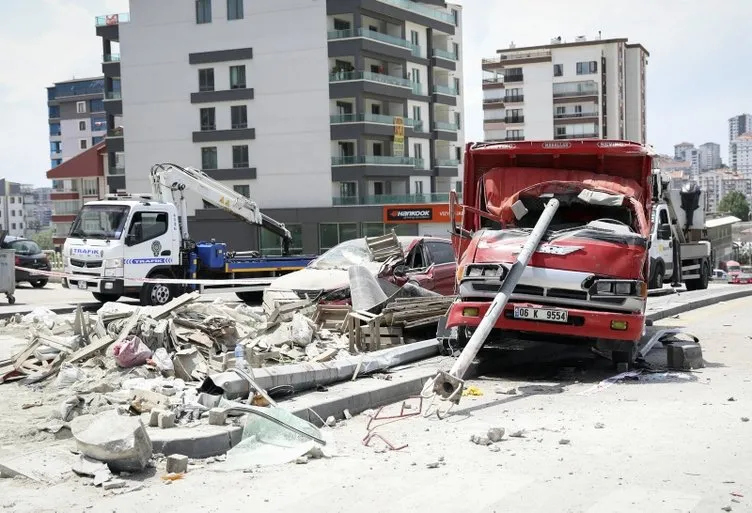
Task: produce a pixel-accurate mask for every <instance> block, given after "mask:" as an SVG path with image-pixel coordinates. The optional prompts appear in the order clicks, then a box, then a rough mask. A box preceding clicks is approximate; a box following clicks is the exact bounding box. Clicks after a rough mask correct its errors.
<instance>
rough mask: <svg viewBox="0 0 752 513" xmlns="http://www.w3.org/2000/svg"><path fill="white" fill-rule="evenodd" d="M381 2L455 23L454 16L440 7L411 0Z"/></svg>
mask: <svg viewBox="0 0 752 513" xmlns="http://www.w3.org/2000/svg"><path fill="white" fill-rule="evenodd" d="M379 2H382V3H385V4H389V5H393V6H395V7H399V8H400V9H404V10H406V11H412V12H415V13H418V14H422V15H423V16H428V17H429V18H432V19H434V20H437V21H443V22H444V23H450V24H452V25H454V16H452V15H451V14H450V13H448V12H445V11H439V10H438V9H432V8H430V7H428V6H425V5H422V4H419V3H417V2H411V1H410V0H379Z"/></svg>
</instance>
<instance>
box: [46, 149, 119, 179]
mask: <svg viewBox="0 0 752 513" xmlns="http://www.w3.org/2000/svg"><path fill="white" fill-rule="evenodd" d="M106 151H107V149H106V148H105V142H104V141H100V142H98V143H97V144H95V145H94V146H92V147H91V148H89V149H88V150H86V151H83V152H81V153H79V154H78V155H76V156H75V157H73V158H70V159H68V160H66V161H65V162H63V163H62V164H60V165H59V166H57V167H55V168H52V169H50V170H49V171H47V178H49V179H50V180H60V179H64V178H83V177H87V176H104V163H103V162H102V158H101V156H102V155H103V154H104V153H106Z"/></svg>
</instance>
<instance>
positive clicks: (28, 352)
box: [13, 338, 39, 370]
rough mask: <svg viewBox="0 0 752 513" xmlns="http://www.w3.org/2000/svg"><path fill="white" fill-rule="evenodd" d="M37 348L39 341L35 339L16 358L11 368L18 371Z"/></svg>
mask: <svg viewBox="0 0 752 513" xmlns="http://www.w3.org/2000/svg"><path fill="white" fill-rule="evenodd" d="M38 347H39V339H37V338H35V339H34V340H32V341H31V343H30V344H29V345H28V346H27V347H26V349H24V350H23V351H22V352H21V353H20V354H19V355H18V356H17V357H16V360H15V361H14V362H13V368H15V369H16V370H18V369H19V368H20V367H21V366H22V365H23V364H24V363H26V360H28V359H29V358H30V357H31V355H32V354H34V351H36V349H37V348H38Z"/></svg>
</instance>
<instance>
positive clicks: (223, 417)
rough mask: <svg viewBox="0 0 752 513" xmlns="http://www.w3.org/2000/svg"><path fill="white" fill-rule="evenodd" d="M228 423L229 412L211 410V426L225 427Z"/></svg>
mask: <svg viewBox="0 0 752 513" xmlns="http://www.w3.org/2000/svg"><path fill="white" fill-rule="evenodd" d="M226 422H227V410H225V409H223V408H212V409H211V410H209V425H211V426H224V425H225V423H226Z"/></svg>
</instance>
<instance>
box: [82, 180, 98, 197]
mask: <svg viewBox="0 0 752 513" xmlns="http://www.w3.org/2000/svg"><path fill="white" fill-rule="evenodd" d="M82 182H83V183H82V187H81V189H83V195H84V196H97V195H99V180H97V179H96V178H84V179H83V180H82Z"/></svg>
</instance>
